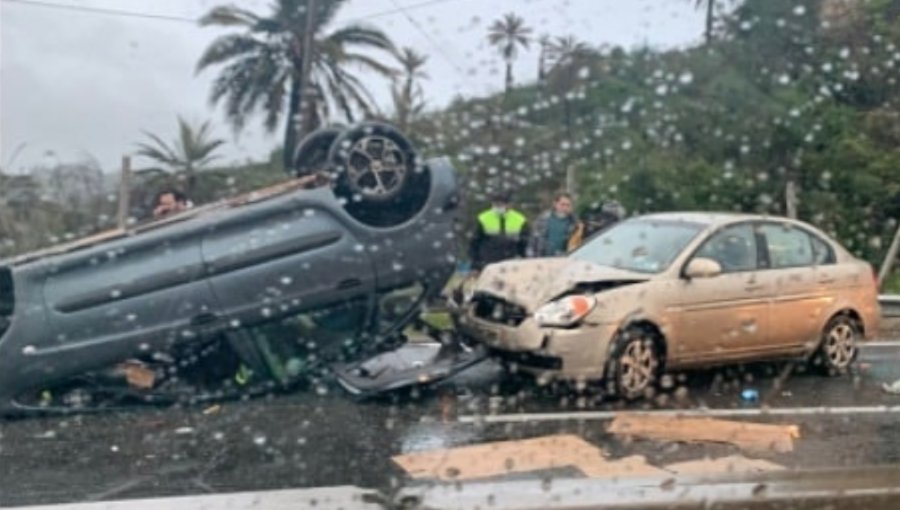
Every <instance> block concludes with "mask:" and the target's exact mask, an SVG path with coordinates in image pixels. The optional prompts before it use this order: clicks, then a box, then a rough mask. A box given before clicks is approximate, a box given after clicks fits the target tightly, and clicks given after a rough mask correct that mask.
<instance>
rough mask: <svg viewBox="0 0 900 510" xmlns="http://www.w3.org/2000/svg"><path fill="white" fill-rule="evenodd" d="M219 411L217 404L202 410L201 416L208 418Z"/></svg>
mask: <svg viewBox="0 0 900 510" xmlns="http://www.w3.org/2000/svg"><path fill="white" fill-rule="evenodd" d="M221 410H222V406H221V405H219V404H216V405H213V406H209V407H207V408H206V409H204V410H203V414H205V415H207V416H209V415H210V414H216V413H218V412H219V411H221Z"/></svg>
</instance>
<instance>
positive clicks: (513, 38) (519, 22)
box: [488, 13, 532, 93]
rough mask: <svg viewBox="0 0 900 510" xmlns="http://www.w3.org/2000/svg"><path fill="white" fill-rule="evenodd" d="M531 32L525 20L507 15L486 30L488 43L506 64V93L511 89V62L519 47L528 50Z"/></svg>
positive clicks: (513, 15)
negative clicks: (495, 48)
mask: <svg viewBox="0 0 900 510" xmlns="http://www.w3.org/2000/svg"><path fill="white" fill-rule="evenodd" d="M531 33H532V30H531V28H529V27H526V26H525V20H524V19H522V18H521V17H519V16H517V15H515V14H514V13H509V14H506V15H505V16H503V18H501V19H498V20H496V21H494V24H493V25H491V26H490V28H488V42H490V43H491V45H492V46H496V47H497V50H498V51H499V52H500V55H502V56H503V60H504V61H505V62H506V88H505V89H504V90H505V91H506V92H507V93H508V92H509V91H510V89H512V84H513V76H512V65H513V61H514V60H515V59H516V56H517V55H518V53H519V47H522V48H525V49H528V46H529V44H531Z"/></svg>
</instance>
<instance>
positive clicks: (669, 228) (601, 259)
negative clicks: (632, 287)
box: [570, 220, 703, 273]
mask: <svg viewBox="0 0 900 510" xmlns="http://www.w3.org/2000/svg"><path fill="white" fill-rule="evenodd" d="M702 230H703V226H702V225H698V224H694V223H686V222H675V221H660V220H633V221H627V222H624V223H620V224H618V225H616V226H614V227H612V228H610V229H609V230H607V231H605V232H603V233H602V234H600V235H599V236H597V237H595V238H594V239H592V240H591V241H589V242H587V243H585V244H584V245H583V246H582V247H580V248H579V249H578V250H576V251H575V252H573V253H572V254H571V255H570V256H571V257H572V258H573V259H575V260H583V261H585V262H592V263H594V264H598V265H601V266H609V267H615V268H617V269H627V270H629V271H637V272H639V273H660V272H662V271H665V270H666V269H667V268H668V267H669V266H670V265H671V264H672V262H673V261H674V260H675V259H676V258H677V257H678V255H680V254H681V252H682V250H684V248H685V247H686V246H687V245H688V243H690V242H691V240H692V239H694V237H696V236H697V234H698V233H699V232H700V231H702Z"/></svg>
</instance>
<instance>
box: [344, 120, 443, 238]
mask: <svg viewBox="0 0 900 510" xmlns="http://www.w3.org/2000/svg"><path fill="white" fill-rule="evenodd" d="M328 159H329V167H330V168H331V169H332V172H333V175H332V177H333V179H334V182H335V194H336V195H337V196H338V198H339V199H341V200H343V201H344V202H345V209H346V210H347V211H348V212H349V213H350V215H351V216H353V217H354V218H355V219H357V220H358V221H360V222H362V223H365V224H367V225H370V226H375V227H390V226H395V225H399V224H401V223H403V222H406V221H408V220H409V219H411V218H412V217H413V216H415V215H416V214H417V213H418V212H419V211H421V210H422V208H423V207H424V206H425V203H426V202H427V200H428V194H429V192H430V188H431V178H430V175H429V172H428V170H427V168H425V167H423V166H421V165H419V164H418V157H417V154H416V151H415V149H414V147H413V145H412V142H411V141H410V140H409V139H408V138H406V137H405V136H404V135H403V134H402V133H400V131H398V130H397V129H395V128H393V127H392V126H389V125H387V124H383V123H378V122H365V123H361V124H358V125H356V126H353V127H351V128H349V129H347V130H345V131H343V132H342V133H341V134H340V135H339V136H338V137H337V138H336V139H335V140H334V142H333V143H332V145H331V149H330V152H329V156H328Z"/></svg>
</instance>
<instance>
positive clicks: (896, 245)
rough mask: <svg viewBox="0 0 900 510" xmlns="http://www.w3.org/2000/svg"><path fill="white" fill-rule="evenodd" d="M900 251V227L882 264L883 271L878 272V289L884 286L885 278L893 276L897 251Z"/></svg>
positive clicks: (899, 226)
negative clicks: (892, 271)
mask: <svg viewBox="0 0 900 510" xmlns="http://www.w3.org/2000/svg"><path fill="white" fill-rule="evenodd" d="M898 249H900V225H898V226H897V231H896V232H894V239H893V240H891V246H890V247H889V248H888V252H887V255H885V257H884V261H882V263H881V269H879V270H878V288H879V289H880V288H881V286H882V285H883V284H884V280H885V278H887V277H888V275H889V274H891V270H892V269H893V268H894V261H895V260H897V251H898Z"/></svg>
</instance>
